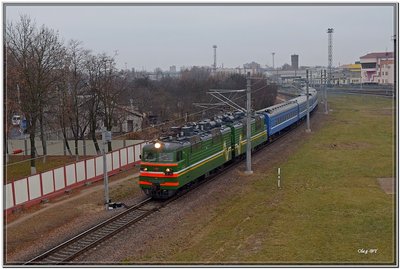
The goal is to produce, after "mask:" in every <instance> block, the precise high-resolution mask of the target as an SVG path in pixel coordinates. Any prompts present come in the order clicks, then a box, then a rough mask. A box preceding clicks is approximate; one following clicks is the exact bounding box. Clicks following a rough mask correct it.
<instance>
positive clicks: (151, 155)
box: [143, 151, 156, 161]
mask: <svg viewBox="0 0 400 269" xmlns="http://www.w3.org/2000/svg"><path fill="white" fill-rule="evenodd" d="M143 155H144V158H143V159H144V161H155V160H156V154H155V153H154V152H151V151H148V152H145V153H144V154H143Z"/></svg>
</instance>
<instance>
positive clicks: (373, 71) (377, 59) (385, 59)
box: [360, 52, 394, 84]
mask: <svg viewBox="0 0 400 269" xmlns="http://www.w3.org/2000/svg"><path fill="white" fill-rule="evenodd" d="M360 63H361V79H362V83H376V84H393V83H394V54H393V52H373V53H368V54H366V55H364V56H361V57H360Z"/></svg>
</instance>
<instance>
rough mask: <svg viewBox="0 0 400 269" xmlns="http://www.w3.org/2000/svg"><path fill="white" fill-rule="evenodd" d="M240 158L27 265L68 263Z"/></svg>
mask: <svg viewBox="0 0 400 269" xmlns="http://www.w3.org/2000/svg"><path fill="white" fill-rule="evenodd" d="M241 161H242V160H237V161H236V162H232V163H230V164H228V165H226V166H225V167H224V169H222V168H221V169H218V171H216V172H215V173H214V174H211V175H210V176H209V177H207V178H205V179H204V180H201V181H196V182H195V183H193V184H191V185H190V186H187V187H186V188H185V187H183V188H182V190H180V191H179V192H178V193H177V194H176V195H175V196H173V197H171V198H169V199H168V200H165V201H160V200H154V199H152V198H147V199H145V200H143V201H141V202H140V203H138V204H136V205H134V206H131V207H129V208H128V209H127V210H125V211H124V212H121V213H120V214H118V215H116V216H113V217H111V218H110V219H108V220H106V221H104V222H102V223H100V224H98V225H96V226H94V227H92V228H90V229H89V230H87V231H85V232H83V233H81V234H78V235H77V236H75V237H73V238H71V239H69V240H67V241H65V242H64V243H61V244H60V245H58V246H56V247H54V248H52V249H50V250H48V251H46V252H44V253H43V254H40V255H39V256H36V257H35V258H33V259H31V260H30V261H28V262H26V263H25V264H24V265H62V264H69V261H71V260H73V259H74V258H76V257H78V256H80V255H82V254H83V253H85V252H86V251H89V250H90V249H92V248H94V247H95V246H97V245H99V244H100V243H102V242H104V241H106V240H107V239H108V238H110V237H112V236H114V235H115V234H117V233H118V232H120V231H122V230H124V229H126V228H128V227H130V226H131V225H133V224H135V223H138V222H139V221H140V220H142V219H144V218H146V217H147V216H149V215H151V214H153V213H154V212H157V211H158V210H160V209H161V208H163V207H165V206H166V205H168V204H169V203H171V202H173V201H175V200H177V199H179V198H181V197H182V196H184V195H185V194H186V193H188V192H189V191H193V190H194V189H196V188H198V187H200V186H202V185H204V184H205V183H207V182H210V181H212V180H213V179H215V178H216V177H217V176H220V175H222V174H224V173H226V172H228V171H229V170H230V168H231V167H232V166H235V165H236V164H237V163H238V162H241Z"/></svg>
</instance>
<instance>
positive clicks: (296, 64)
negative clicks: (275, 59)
mask: <svg viewBox="0 0 400 269" xmlns="http://www.w3.org/2000/svg"><path fill="white" fill-rule="evenodd" d="M290 58H291V60H292V69H293V70H298V69H299V55H297V54H293V55H291V56H290Z"/></svg>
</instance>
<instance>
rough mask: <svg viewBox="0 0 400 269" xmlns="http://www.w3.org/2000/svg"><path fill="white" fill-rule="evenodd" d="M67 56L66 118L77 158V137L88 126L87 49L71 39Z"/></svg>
mask: <svg viewBox="0 0 400 269" xmlns="http://www.w3.org/2000/svg"><path fill="white" fill-rule="evenodd" d="M67 52H68V56H67V69H68V70H67V72H66V76H67V81H68V85H69V86H70V92H69V96H68V97H69V98H68V99H69V101H70V102H69V112H70V113H68V118H69V123H70V128H71V131H72V134H73V136H74V141H75V156H76V160H78V159H79V147H78V141H79V139H83V138H84V135H85V132H86V129H87V128H88V126H89V117H87V112H88V110H87V108H86V106H85V103H86V102H85V99H86V95H85V91H86V90H87V89H86V88H87V82H86V80H87V79H86V76H85V61H86V59H87V57H88V55H89V51H88V50H85V49H83V48H82V46H81V42H79V41H76V40H71V41H70V42H69V44H68V49H67Z"/></svg>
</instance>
